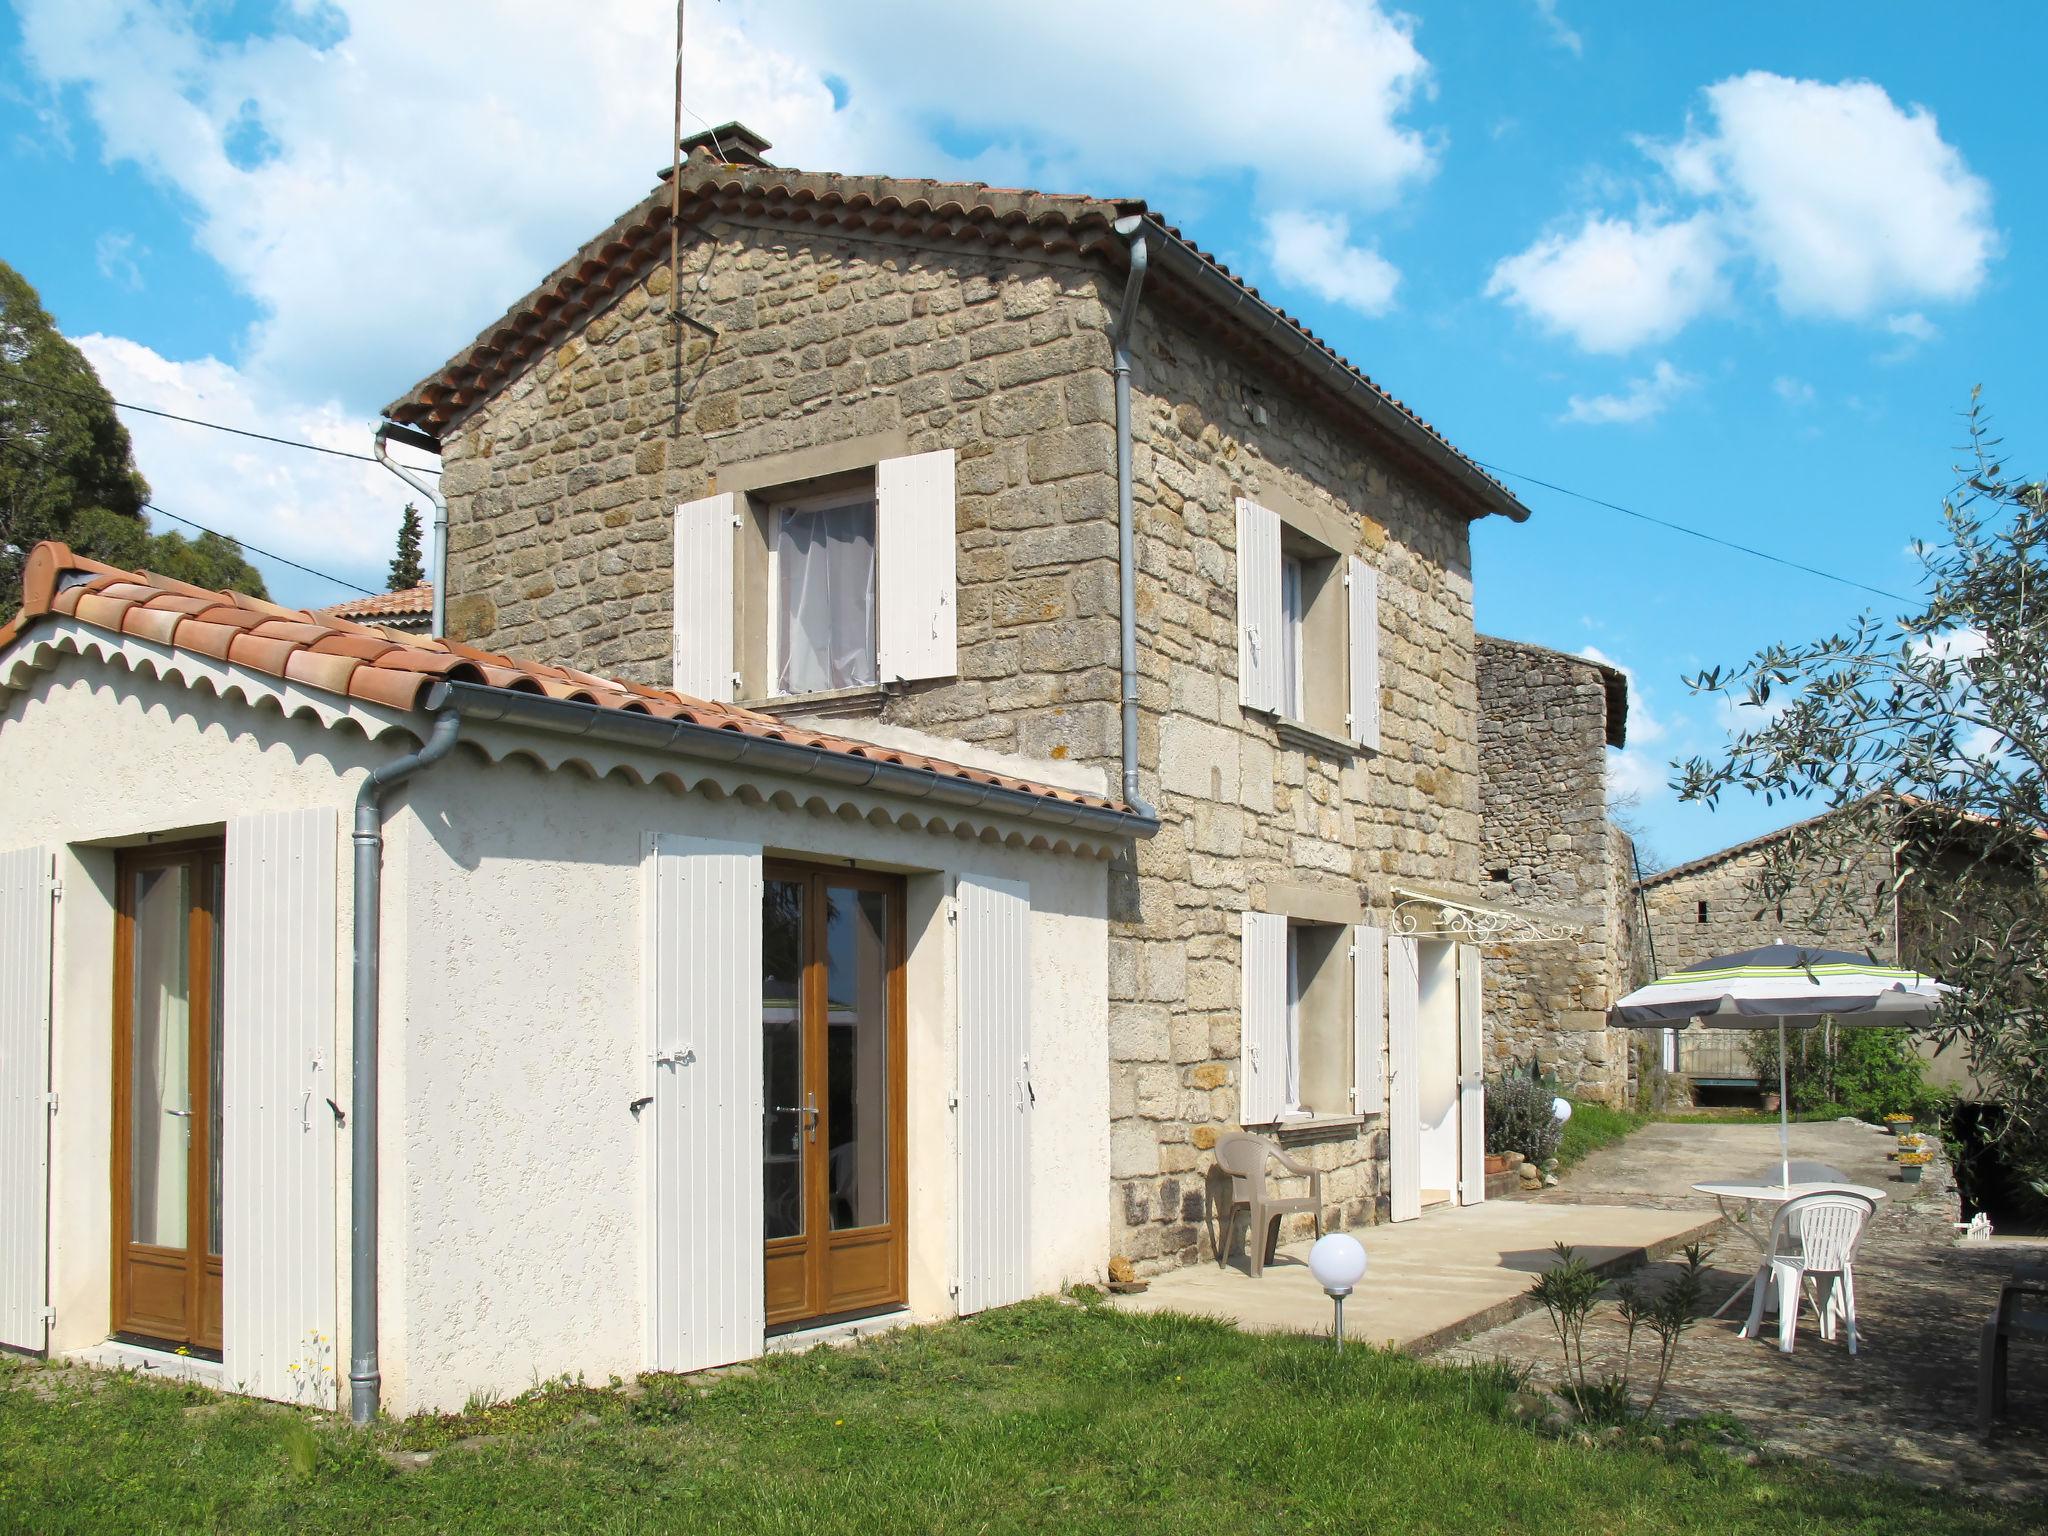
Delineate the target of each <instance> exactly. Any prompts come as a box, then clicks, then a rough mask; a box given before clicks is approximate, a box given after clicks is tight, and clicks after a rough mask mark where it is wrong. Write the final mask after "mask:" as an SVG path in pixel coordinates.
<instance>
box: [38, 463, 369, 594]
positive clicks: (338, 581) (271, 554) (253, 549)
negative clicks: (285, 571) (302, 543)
mask: <svg viewBox="0 0 2048 1536" xmlns="http://www.w3.org/2000/svg"><path fill="white" fill-rule="evenodd" d="M0 453H11V454H13V455H15V457H16V458H18V459H24V460H27V461H29V462H30V463H33V464H36V465H38V466H40V467H44V468H47V467H48V465H49V460H47V459H45V458H44V457H43V456H42V455H41V454H40V453H37V452H35V451H34V450H32V449H29V448H26V447H24V446H23V445H22V444H20V443H19V442H13V443H10V442H6V441H0ZM142 507H143V510H144V511H146V512H154V513H156V514H157V515H158V516H159V517H168V518H169V519H170V520H171V521H172V522H174V523H183V524H184V525H185V526H186V527H187V528H197V529H198V530H199V531H200V532H201V533H210V534H212V535H213V536H214V537H215V538H217V539H226V540H227V541H228V542H229V543H231V544H233V545H234V546H235V547H236V548H238V549H243V550H247V551H248V552H249V553H250V554H252V555H261V556H262V557H263V558H264V559H266V560H275V561H276V562H277V563H278V564H279V565H288V566H290V567H291V568H292V569H293V570H295V571H303V572H305V574H306V575H308V576H318V577H319V578H320V579H321V580H322V581H331V582H333V583H334V584H335V585H336V586H337V587H347V588H348V589H349V591H351V592H360V593H362V594H363V596H365V597H377V596H380V595H381V594H380V593H378V592H376V591H375V590H373V589H372V588H369V587H359V586H357V585H356V584H355V583H354V582H352V581H349V580H347V579H345V578H344V577H340V576H337V575H335V574H334V573H333V572H332V571H321V570H315V569H314V568H313V567H312V566H310V565H301V564H300V563H299V562H298V561H296V560H293V559H291V558H289V557H288V556H285V555H280V554H278V553H276V552H275V551H273V550H268V549H264V548H262V547H261V546H259V545H255V544H251V543H250V542H249V541H248V540H247V539H241V538H237V537H235V535H234V534H232V533H222V532H221V531H220V530H219V529H218V528H209V527H207V526H206V524H204V523H198V522H194V521H193V520H192V519H191V518H189V517H180V516H179V515H178V514H177V513H175V512H171V511H168V510H166V509H165V508H163V507H160V506H158V505H157V504H156V503H155V502H153V501H145V502H144V503H143V504H142Z"/></svg>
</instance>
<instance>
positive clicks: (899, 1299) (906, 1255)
mask: <svg viewBox="0 0 2048 1536" xmlns="http://www.w3.org/2000/svg"><path fill="white" fill-rule="evenodd" d="M761 875H762V881H763V884H764V886H765V885H766V884H767V883H768V882H770V881H778V880H779V881H785V882H791V881H795V882H802V883H803V884H804V888H805V896H804V907H803V911H804V918H803V921H804V933H803V949H804V954H803V963H802V969H801V980H800V982H799V985H798V1016H799V1018H800V1019H801V1021H802V1040H803V1045H802V1071H801V1081H802V1083H803V1085H804V1089H803V1091H804V1092H810V1091H812V1090H813V1089H815V1090H816V1091H817V1094H818V1098H819V1105H818V1118H817V1122H816V1133H815V1140H814V1142H813V1143H812V1145H813V1146H814V1147H815V1148H816V1149H817V1155H812V1156H807V1157H806V1158H805V1159H804V1163H803V1169H804V1172H803V1192H802V1193H803V1208H804V1229H803V1233H802V1235H801V1236H798V1237H785V1238H776V1239H773V1243H774V1244H775V1245H777V1247H778V1251H781V1252H790V1251H794V1250H796V1249H797V1248H799V1247H801V1248H802V1249H803V1250H804V1252H805V1281H804V1290H805V1295H806V1297H807V1298H809V1300H808V1303H807V1306H808V1310H806V1311H805V1312H803V1313H801V1314H795V1315H789V1316H784V1317H779V1318H771V1319H770V1320H769V1323H768V1331H769V1332H770V1333H776V1332H782V1331H787V1330H789V1329H792V1328H799V1327H806V1326H810V1325H812V1324H815V1323H817V1322H820V1321H822V1320H825V1319H828V1318H833V1317H843V1316H854V1315H859V1314H862V1313H868V1312H876V1311H883V1310H887V1309H888V1308H890V1307H895V1306H901V1305H902V1304H903V1303H904V1301H905V1300H906V1299H907V1297H908V1294H909V1278H910V1236H909V1199H910V1176H909V1169H908V1166H907V1162H908V1152H909V1119H910V1117H909V1106H908V1103H907V1095H908V1092H909V1087H908V1084H909V1072H908V1067H907V1062H906V1053H907V1045H908V1038H909V1029H908V1025H907V1016H908V1015H907V1007H906V985H905V977H904V960H905V956H906V954H907V952H908V935H907V934H906V932H905V926H906V923H907V919H908V906H909V904H908V901H907V900H906V884H905V881H904V877H903V876H901V875H893V874H885V873H882V872H880V871H877V870H867V869H858V868H855V867H853V866H851V865H835V864H814V863H808V862H805V861H801V860H797V859H765V860H763V861H762V869H761ZM832 886H837V887H840V888H842V889H850V890H864V891H878V892H880V893H881V894H882V896H883V897H884V899H885V900H886V902H887V904H888V905H887V911H888V926H889V932H888V936H887V941H886V946H885V949H884V959H883V964H884V966H885V968H886V971H887V975H888V995H887V1010H888V1019H887V1026H888V1048H889V1070H888V1075H887V1079H886V1083H885V1087H884V1096H885V1100H886V1108H887V1115H888V1125H887V1130H886V1137H887V1140H886V1143H885V1146H886V1155H887V1157H888V1161H889V1172H888V1183H887V1190H886V1194H885V1199H886V1200H887V1202H888V1211H889V1219H888V1220H887V1221H886V1222H884V1223H882V1224H881V1225H879V1226H874V1227H855V1228H851V1229H849V1230H847V1231H845V1232H842V1233H837V1234H835V1233H834V1232H833V1230H832V1225H831V1180H830V1148H831V1145H832V1124H831V1115H832V1105H831V1092H830V1061H829V1054H828V1048H829V1040H830V1032H831V1030H830V1024H829V1022H828V1020H827V998H826V992H825V983H824V975H825V966H826V961H827V956H826V949H825V938H826V922H825V906H824V901H823V896H824V892H825V890H826V888H827V887H832ZM878 1233H881V1234H886V1236H883V1237H881V1238H880V1239H879V1241H882V1242H887V1243H891V1244H893V1247H894V1252H893V1254H892V1255H891V1256H890V1263H889V1269H888V1285H887V1291H886V1294H882V1295H878V1296H875V1297H871V1298H868V1299H865V1300H862V1301H861V1302H859V1303H857V1304H855V1305H852V1306H847V1307H834V1306H829V1305H827V1304H826V1302H825V1295H826V1278H827V1276H826V1265H827V1261H828V1258H829V1255H830V1252H831V1250H832V1249H833V1248H834V1247H858V1246H866V1245H869V1244H872V1243H874V1242H875V1241H877V1240H878V1239H877V1237H876V1234H878ZM766 1257H767V1251H766V1249H765V1248H764V1251H763V1260H764V1262H765V1260H766Z"/></svg>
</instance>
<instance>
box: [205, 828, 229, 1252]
mask: <svg viewBox="0 0 2048 1536" xmlns="http://www.w3.org/2000/svg"><path fill="white" fill-rule="evenodd" d="M203 868H204V871H205V873H204V876H203V878H204V879H205V881H206V887H207V896H206V910H207V912H208V913H209V914H210V915H211V917H212V921H211V922H209V923H208V924H207V927H208V929H209V930H210V931H211V933H212V935H213V943H212V948H211V960H210V963H209V964H208V966H207V971H206V1015H207V1024H206V1079H207V1082H206V1119H207V1133H206V1164H207V1181H206V1228H207V1233H206V1251H207V1252H208V1253H210V1254H218V1253H220V1251H221V1246H220V1205H221V1176H220V1175H221V1163H220V1147H221V1138H222V1133H223V1130H224V1127H223V1125H222V1123H221V1081H220V1065H221V1027H222V1019H221V1011H220V1007H221V994H222V993H223V992H224V991H225V990H226V989H225V988H223V987H222V986H221V964H222V958H223V957H222V954H221V920H220V917H221V882H222V880H223V879H224V878H225V869H224V866H223V865H222V864H221V863H220V862H219V861H218V860H215V861H213V862H210V863H208V864H206V865H205V866H203Z"/></svg>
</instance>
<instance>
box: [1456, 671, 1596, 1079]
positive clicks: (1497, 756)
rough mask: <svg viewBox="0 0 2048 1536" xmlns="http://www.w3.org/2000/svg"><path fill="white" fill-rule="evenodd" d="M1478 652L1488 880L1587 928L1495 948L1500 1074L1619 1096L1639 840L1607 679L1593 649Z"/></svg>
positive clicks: (1491, 887)
mask: <svg viewBox="0 0 2048 1536" xmlns="http://www.w3.org/2000/svg"><path fill="white" fill-rule="evenodd" d="M1478 658H1479V661H1478V665H1479V759H1480V804H1481V849H1480V861H1481V864H1482V866H1483V868H1484V870H1485V873H1486V877H1487V885H1486V890H1487V891H1488V892H1489V893H1490V894H1491V896H1492V897H1493V898H1494V899H1496V900H1498V901H1500V902H1502V903H1503V904H1505V905H1508V906H1512V907H1517V908H1523V909H1527V910H1530V911H1536V912H1545V913H1555V914H1557V915H1558V916H1559V917H1561V918H1566V919H1568V920H1571V921H1576V922H1578V923H1580V924H1582V925H1583V929H1584V931H1583V933H1582V935H1581V936H1580V937H1579V938H1576V939H1569V940H1558V941H1538V942H1527V943H1520V944H1514V945H1501V946H1495V947H1490V948H1489V949H1488V950H1487V951H1486V971H1485V980H1486V992H1485V1002H1486V1037H1487V1070H1488V1071H1489V1072H1490V1073H1499V1072H1504V1071H1507V1070H1508V1069H1510V1068H1514V1067H1519V1068H1524V1069H1526V1068H1528V1067H1530V1066H1531V1065H1533V1066H1535V1067H1537V1068H1539V1069H1540V1070H1541V1071H1542V1072H1543V1073H1544V1074H1545V1075H1547V1076H1550V1077H1553V1078H1555V1079H1557V1081H1558V1082H1559V1083H1560V1084H1561V1085H1562V1086H1564V1087H1565V1088H1567V1089H1570V1090H1572V1091H1574V1092H1576V1093H1580V1094H1584V1095H1586V1096H1587V1097H1589V1098H1594V1099H1598V1100H1601V1101H1603V1102H1607V1103H1620V1102H1622V1101H1623V1100H1625V1099H1626V1098H1627V1097H1628V1094H1629V1081H1630V1067H1631V1062H1632V1053H1631V1051H1630V1048H1629V1047H1630V1039H1629V1034H1628V1032H1627V1031H1625V1030H1610V1029H1608V1028H1607V1009H1608V1007H1609V1006H1610V1005H1611V1004H1612V1003H1613V1002H1614V1000H1615V999H1616V998H1617V997H1619V996H1621V995H1622V994H1623V993H1624V992H1626V991H1627V990H1628V989H1629V986H1630V985H1631V982H1632V977H1633V966H1634V957H1633V954H1632V947H1633V938H1632V935H1631V932H1630V927H1631V925H1630V923H1629V908H1630V906H1631V905H1632V898H1633V882H1632V880H1631V878H1630V875H1629V865H1628V862H1627V861H1628V859H1629V845H1628V841H1627V838H1626V836H1625V835H1623V834H1620V833H1618V832H1617V831H1616V830H1615V829H1614V828H1613V827H1612V826H1611V825H1610V824H1609V822H1608V820H1607V782H1606V771H1607V688H1606V682H1605V680H1604V677H1603V674H1602V672H1601V669H1600V668H1599V667H1598V666H1597V665H1596V664H1594V663H1593V662H1590V661H1587V660H1586V659H1584V658H1582V657H1577V656H1569V655H1566V654H1564V653H1562V652H1559V651H1551V650H1546V649H1544V648H1542V647H1540V646H1533V645H1523V644H1520V643H1518V642H1515V641H1510V640H1499V639H1495V638H1494V637H1493V636H1491V635H1482V636H1480V638H1479V649H1478ZM1617 860H1619V862H1617Z"/></svg>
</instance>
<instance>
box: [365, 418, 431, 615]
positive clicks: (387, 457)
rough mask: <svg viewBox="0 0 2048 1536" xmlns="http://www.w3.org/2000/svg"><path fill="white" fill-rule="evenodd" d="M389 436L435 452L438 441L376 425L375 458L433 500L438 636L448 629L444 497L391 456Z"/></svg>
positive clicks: (411, 432) (395, 426)
mask: <svg viewBox="0 0 2048 1536" xmlns="http://www.w3.org/2000/svg"><path fill="white" fill-rule="evenodd" d="M393 438H396V439H397V440H398V441H399V442H401V443H405V444H408V445H409V446H411V447H414V448H422V449H425V450H426V451H427V452H428V453H439V452H440V451H441V445H440V444H439V443H437V442H435V441H434V440H433V439H432V438H431V437H429V436H427V434H426V433H424V432H413V431H409V430H408V429H407V428H405V427H401V426H397V425H395V424H394V423H392V422H388V421H387V422H385V423H384V424H383V425H382V426H380V427H378V428H377V462H378V463H379V464H382V465H383V466H384V467H385V468H386V469H388V470H390V471H391V473H393V474H394V475H396V476H398V478H399V479H401V480H403V481H404V482H405V483H406V484H407V485H409V486H411V487H412V488H413V489H414V490H416V491H418V492H419V493H420V494H421V495H422V496H424V497H426V498H427V499H428V500H429V501H431V502H432V503H433V504H434V554H433V567H434V575H433V583H434V619H433V624H434V628H433V631H432V633H433V634H434V635H435V636H437V637H438V636H441V635H445V634H447V633H448V498H447V497H445V496H443V495H442V494H441V488H440V487H439V486H437V485H435V484H433V483H432V482H431V481H428V480H423V479H421V478H420V477H419V476H418V475H415V474H414V473H413V472H412V471H411V470H409V469H407V468H406V467H405V466H404V465H403V464H400V463H398V462H396V461H395V460H394V459H393V458H392V457H391V451H390V449H389V447H388V446H387V444H388V443H389V442H390V441H391V440H392V439H393Z"/></svg>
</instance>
